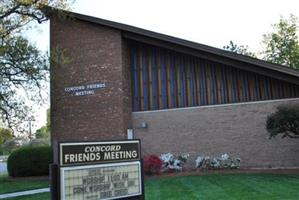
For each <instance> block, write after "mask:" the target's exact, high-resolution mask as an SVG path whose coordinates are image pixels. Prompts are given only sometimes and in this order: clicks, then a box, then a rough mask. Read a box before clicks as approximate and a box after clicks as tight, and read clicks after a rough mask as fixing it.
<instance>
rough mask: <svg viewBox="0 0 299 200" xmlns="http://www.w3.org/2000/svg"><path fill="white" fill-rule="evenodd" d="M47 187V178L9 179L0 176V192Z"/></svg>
mask: <svg viewBox="0 0 299 200" xmlns="http://www.w3.org/2000/svg"><path fill="white" fill-rule="evenodd" d="M45 187H49V181H48V180H25V179H24V180H11V179H9V178H8V177H7V176H0V194H5V193H10V192H18V191H24V190H32V189H37V188H45Z"/></svg>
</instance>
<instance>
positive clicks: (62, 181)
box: [60, 161, 143, 200]
mask: <svg viewBox="0 0 299 200" xmlns="http://www.w3.org/2000/svg"><path fill="white" fill-rule="evenodd" d="M136 164H137V165H138V170H139V173H138V174H139V183H140V184H139V193H134V194H130V195H124V196H119V197H111V198H106V199H105V200H110V199H122V198H126V197H133V196H137V195H142V193H143V191H142V173H141V164H140V161H134V162H122V163H110V164H98V165H85V166H76V167H61V168H60V194H61V195H60V199H61V200H65V198H64V196H65V191H64V186H65V185H64V172H65V171H67V170H76V169H88V168H101V167H112V166H125V165H136Z"/></svg>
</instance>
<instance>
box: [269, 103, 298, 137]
mask: <svg viewBox="0 0 299 200" xmlns="http://www.w3.org/2000/svg"><path fill="white" fill-rule="evenodd" d="M266 129H267V131H268V132H269V133H270V138H274V137H276V136H277V135H281V137H282V138H285V137H288V138H299V105H296V106H280V107H278V110H277V112H275V113H273V114H271V115H269V116H268V118H267V122H266Z"/></svg>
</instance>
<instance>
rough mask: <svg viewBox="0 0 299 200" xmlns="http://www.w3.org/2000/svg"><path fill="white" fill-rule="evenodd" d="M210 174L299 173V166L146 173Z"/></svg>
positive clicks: (161, 174)
mask: <svg viewBox="0 0 299 200" xmlns="http://www.w3.org/2000/svg"><path fill="white" fill-rule="evenodd" d="M210 174H299V168H294V169H259V168H257V169H253V168H250V169H247V168H241V169H206V170H201V169H196V170H188V171H187V170H186V171H182V172H171V173H167V172H166V173H160V174H158V175H150V176H149V175H145V179H158V178H166V177H180V176H203V175H210Z"/></svg>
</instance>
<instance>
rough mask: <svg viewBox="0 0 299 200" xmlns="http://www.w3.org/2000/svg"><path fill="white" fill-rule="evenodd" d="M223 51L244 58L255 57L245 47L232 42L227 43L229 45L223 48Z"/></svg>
mask: <svg viewBox="0 0 299 200" xmlns="http://www.w3.org/2000/svg"><path fill="white" fill-rule="evenodd" d="M223 49H225V50H227V51H231V52H234V53H238V54H242V55H246V56H251V57H256V55H255V53H253V52H251V51H249V50H248V46H247V45H246V46H244V45H237V44H235V43H234V42H233V41H229V44H228V45H226V46H224V47H223Z"/></svg>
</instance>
